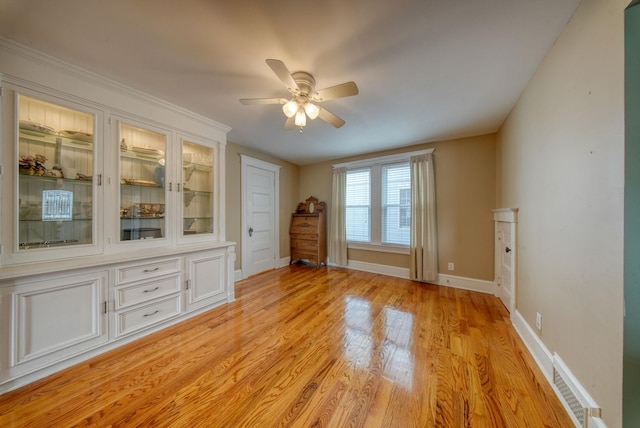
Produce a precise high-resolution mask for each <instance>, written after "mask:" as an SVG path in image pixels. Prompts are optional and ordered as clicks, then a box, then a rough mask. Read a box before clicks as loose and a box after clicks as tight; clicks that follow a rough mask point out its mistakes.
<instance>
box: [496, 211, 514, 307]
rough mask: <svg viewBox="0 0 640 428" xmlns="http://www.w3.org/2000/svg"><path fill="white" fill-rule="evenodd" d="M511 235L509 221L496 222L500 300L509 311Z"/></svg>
mask: <svg viewBox="0 0 640 428" xmlns="http://www.w3.org/2000/svg"><path fill="white" fill-rule="evenodd" d="M512 241H513V240H512V236H511V223H507V222H504V221H499V222H498V242H500V246H499V248H498V252H499V258H500V262H499V263H500V282H499V283H498V284H499V286H500V289H499V292H500V295H499V297H500V300H502V302H503V303H504V305H505V306H506V308H507V309H509V312H511V311H512V302H511V300H512V298H513V280H512V276H513V269H514V263H513V253H514V251H513V242H512Z"/></svg>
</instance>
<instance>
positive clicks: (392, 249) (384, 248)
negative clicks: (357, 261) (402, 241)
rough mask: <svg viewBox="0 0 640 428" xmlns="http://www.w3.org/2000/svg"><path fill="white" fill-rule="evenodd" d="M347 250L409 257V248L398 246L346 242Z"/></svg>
mask: <svg viewBox="0 0 640 428" xmlns="http://www.w3.org/2000/svg"><path fill="white" fill-rule="evenodd" d="M347 248H349V249H351V250H365V251H377V252H379V253H393V254H406V255H409V247H408V246H407V247H405V246H400V245H388V244H386V245H382V244H366V243H362V242H348V243H347Z"/></svg>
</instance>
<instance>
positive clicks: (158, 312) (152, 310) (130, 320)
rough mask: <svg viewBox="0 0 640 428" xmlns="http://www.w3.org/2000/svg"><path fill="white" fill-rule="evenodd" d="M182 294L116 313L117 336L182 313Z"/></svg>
mask: <svg viewBox="0 0 640 428" xmlns="http://www.w3.org/2000/svg"><path fill="white" fill-rule="evenodd" d="M180 297H181V295H180V294H177V295H175V296H172V297H170V298H168V299H165V300H161V301H159V302H155V303H152V304H150V305H145V306H142V307H139V308H137V309H132V310H129V311H122V312H119V313H117V315H116V336H124V335H125V334H129V333H133V332H135V331H138V330H141V329H143V328H145V327H150V326H152V325H154V324H158V323H161V322H163V321H166V320H168V319H171V318H174V317H177V316H178V315H180V308H181V306H182V305H181V299H180Z"/></svg>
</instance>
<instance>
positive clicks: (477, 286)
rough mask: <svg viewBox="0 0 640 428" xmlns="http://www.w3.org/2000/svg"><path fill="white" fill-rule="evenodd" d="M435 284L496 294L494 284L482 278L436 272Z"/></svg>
mask: <svg viewBox="0 0 640 428" xmlns="http://www.w3.org/2000/svg"><path fill="white" fill-rule="evenodd" d="M436 283H437V284H439V285H444V286H446V287H454V288H461V289H463V290H470V291H478V292H480V293H488V294H493V295H495V294H496V291H497V290H496V284H495V283H494V282H493V281H486V280H484V279H475V278H465V277H462V276H454V275H447V274H443V273H439V274H438V279H437V282H436Z"/></svg>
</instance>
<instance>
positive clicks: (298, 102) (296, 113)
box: [240, 59, 358, 132]
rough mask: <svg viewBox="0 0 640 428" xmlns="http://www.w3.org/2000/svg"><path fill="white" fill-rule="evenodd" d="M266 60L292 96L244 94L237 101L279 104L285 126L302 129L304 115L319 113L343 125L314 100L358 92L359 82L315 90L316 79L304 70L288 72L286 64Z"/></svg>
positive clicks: (334, 124) (337, 126)
mask: <svg viewBox="0 0 640 428" xmlns="http://www.w3.org/2000/svg"><path fill="white" fill-rule="evenodd" d="M266 62H267V65H268V66H269V67H271V69H272V70H273V72H274V73H275V74H276V76H278V78H279V79H280V80H281V81H282V83H284V85H285V86H286V87H287V90H288V91H289V92H291V99H287V98H244V99H241V100H240V103H242V104H244V105H253V104H280V105H282V111H283V112H284V114H285V116H287V120H286V122H285V124H284V128H285V129H293V128H294V126H299V127H300V132H302V127H303V126H306V125H307V116H308V117H309V119H312V120H313V119H315V118H317V117H319V118H320V119H322V120H324V121H325V122H327V123H329V124H331V125H333V126H335V127H336V128H340V127H341V126H342V125H344V123H345V122H344V120H342V119H341V118H339V117H338V116H336V115H335V114H333V113H331V112H330V111H328V110H327V109H325V108H323V107H320V106H318V105H316V103H321V102H323V101H329V100H332V99H335V98H343V97H350V96H352V95H358V86H357V85H356V84H355V83H354V82H347V83H342V84H340V85H336V86H331V87H330V88H325V89H320V90H317V91H316V89H315V86H316V80H315V79H314V77H313V76H312V75H311V74H309V73H307V72H306V71H296V72H294V73H290V72H289V70H288V69H287V66H286V65H284V63H283V62H282V61H280V60H277V59H267V60H266Z"/></svg>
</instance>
